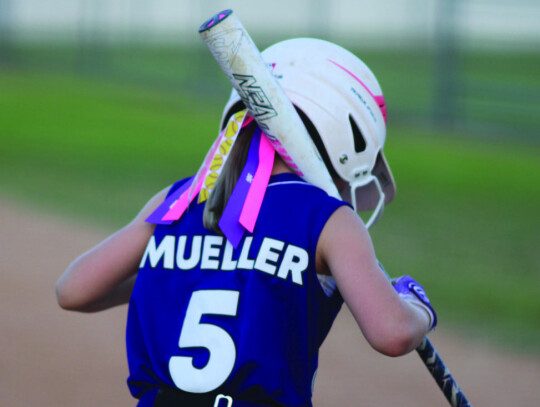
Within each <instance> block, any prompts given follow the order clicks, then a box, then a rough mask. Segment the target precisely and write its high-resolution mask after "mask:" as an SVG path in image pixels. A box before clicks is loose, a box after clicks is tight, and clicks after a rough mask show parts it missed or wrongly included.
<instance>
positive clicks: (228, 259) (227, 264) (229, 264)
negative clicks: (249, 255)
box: [221, 240, 237, 271]
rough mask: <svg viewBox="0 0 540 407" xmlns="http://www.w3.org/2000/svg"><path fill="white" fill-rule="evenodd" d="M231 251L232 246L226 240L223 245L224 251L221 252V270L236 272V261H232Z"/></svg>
mask: <svg viewBox="0 0 540 407" xmlns="http://www.w3.org/2000/svg"><path fill="white" fill-rule="evenodd" d="M233 250H234V248H233V245H232V244H231V242H229V241H228V240H227V242H226V243H225V249H224V250H223V261H222V262H221V270H226V271H232V270H236V263H237V261H236V260H233V259H232V256H233Z"/></svg>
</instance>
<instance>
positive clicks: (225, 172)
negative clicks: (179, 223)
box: [203, 122, 256, 234]
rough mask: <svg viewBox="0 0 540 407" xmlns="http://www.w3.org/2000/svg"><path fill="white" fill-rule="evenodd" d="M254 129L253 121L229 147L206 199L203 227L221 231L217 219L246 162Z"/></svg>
mask: <svg viewBox="0 0 540 407" xmlns="http://www.w3.org/2000/svg"><path fill="white" fill-rule="evenodd" d="M255 129H256V124H255V122H253V123H252V124H250V125H248V126H247V127H245V128H243V129H242V130H241V131H240V133H239V134H238V137H237V138H236V141H235V142H234V144H233V146H232V148H231V152H230V155H229V158H228V159H227V162H226V163H225V165H224V166H223V169H222V170H221V173H220V174H219V176H218V178H217V180H216V184H215V185H214V188H213V189H212V191H211V193H210V196H209V197H208V200H207V201H206V206H205V208H204V213H203V223H204V227H205V228H207V229H209V230H213V231H214V232H216V233H219V234H221V233H222V232H221V230H220V228H219V221H220V219H221V215H222V214H223V210H224V209H225V206H226V205H227V202H228V201H229V198H230V196H231V194H232V192H233V190H234V187H235V185H236V182H237V181H238V179H239V178H240V174H241V173H242V170H243V169H244V165H245V164H246V160H247V155H248V152H249V146H250V143H251V139H252V136H253V132H254V131H255Z"/></svg>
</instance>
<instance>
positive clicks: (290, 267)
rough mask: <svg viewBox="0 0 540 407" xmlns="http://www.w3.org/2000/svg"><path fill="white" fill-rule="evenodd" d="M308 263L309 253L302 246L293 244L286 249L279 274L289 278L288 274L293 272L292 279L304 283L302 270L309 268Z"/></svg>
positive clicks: (297, 282)
mask: <svg viewBox="0 0 540 407" xmlns="http://www.w3.org/2000/svg"><path fill="white" fill-rule="evenodd" d="M308 263H309V256H308V253H307V252H306V251H305V250H304V249H302V248H301V247H297V246H294V245H292V244H291V245H289V246H287V250H285V254H284V255H283V260H282V261H281V265H280V266H279V271H278V274H277V276H278V277H279V278H283V279H287V276H288V275H289V273H291V278H292V281H293V282H294V283H296V284H300V285H302V284H303V282H302V272H303V271H305V270H306V269H307V266H308Z"/></svg>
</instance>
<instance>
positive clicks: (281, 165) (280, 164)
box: [272, 154, 293, 175]
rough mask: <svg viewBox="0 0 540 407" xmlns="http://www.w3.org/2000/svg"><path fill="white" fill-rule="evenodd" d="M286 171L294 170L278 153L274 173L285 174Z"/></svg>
mask: <svg viewBox="0 0 540 407" xmlns="http://www.w3.org/2000/svg"><path fill="white" fill-rule="evenodd" d="M286 172H290V173H292V172H293V171H292V170H291V169H290V168H289V167H288V166H287V164H285V162H284V161H283V160H282V159H281V157H280V156H279V154H276V156H275V158H274V166H273V168H272V175H277V174H283V173H286Z"/></svg>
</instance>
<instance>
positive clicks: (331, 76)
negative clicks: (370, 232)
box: [222, 38, 395, 226]
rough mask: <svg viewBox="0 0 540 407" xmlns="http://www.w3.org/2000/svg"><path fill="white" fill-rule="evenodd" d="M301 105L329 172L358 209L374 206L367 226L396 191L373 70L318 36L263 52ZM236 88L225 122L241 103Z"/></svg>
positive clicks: (284, 84) (282, 82)
mask: <svg viewBox="0 0 540 407" xmlns="http://www.w3.org/2000/svg"><path fill="white" fill-rule="evenodd" d="M262 56H263V58H264V59H265V60H266V62H267V63H268V64H269V66H270V67H271V69H272V71H273V73H274V75H275V77H276V78H277V79H278V82H279V83H280V85H281V87H282V88H283V90H284V91H285V93H286V94H287V96H288V97H289V98H290V99H291V101H292V103H293V104H294V105H295V106H296V108H297V110H298V111H299V113H300V116H301V118H302V119H303V121H304V123H305V124H306V127H307V128H308V131H309V133H310V134H311V136H312V138H313V139H314V141H315V144H316V145H317V148H318V149H319V152H320V153H321V156H322V157H323V158H324V159H325V162H326V165H327V167H328V169H329V170H330V173H331V174H333V175H334V176H335V177H336V176H337V177H339V178H341V179H342V180H344V181H346V182H347V183H348V184H349V186H350V190H349V191H348V193H345V194H344V196H343V198H344V199H345V200H347V201H348V202H350V203H351V204H352V205H353V207H354V208H355V210H356V211H366V210H374V212H373V214H372V216H371V218H370V220H369V221H368V222H367V225H368V226H371V225H373V224H374V223H375V222H376V219H378V218H379V217H380V215H381V213H382V209H383V207H384V204H387V203H389V202H390V201H391V200H392V199H393V198H394V195H395V183H394V180H393V177H392V174H391V172H390V168H389V167H388V164H387V163H386V160H385V158H384V155H383V152H382V148H383V146H384V141H385V138H386V106H385V103H384V97H383V95H382V90H381V88H380V86H379V83H378V82H377V79H376V78H375V76H374V75H373V73H372V72H371V70H370V69H369V68H368V67H367V66H366V65H365V64H364V63H363V62H362V61H361V60H360V59H359V58H357V57H356V56H355V55H353V54H352V53H350V52H349V51H347V50H345V49H344V48H341V47H340V46H338V45H335V44H332V43H330V42H327V41H323V40H317V39H313V38H297V39H291V40H286V41H282V42H279V43H277V44H275V45H272V46H271V47H269V48H267V49H266V50H265V51H263V52H262ZM239 102H240V98H239V96H238V94H237V93H236V91H234V90H233V92H232V94H231V98H230V99H229V101H228V103H227V105H226V107H225V110H224V114H223V118H222V123H226V122H227V118H228V117H230V115H231V114H233V113H234V111H235V110H240V109H241V106H242V104H241V102H240V104H239Z"/></svg>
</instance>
